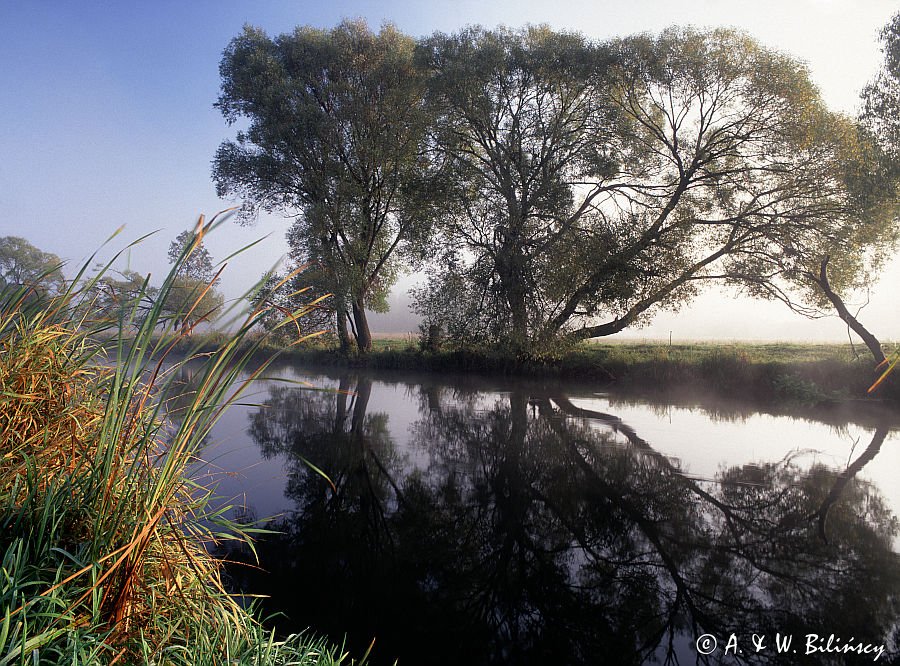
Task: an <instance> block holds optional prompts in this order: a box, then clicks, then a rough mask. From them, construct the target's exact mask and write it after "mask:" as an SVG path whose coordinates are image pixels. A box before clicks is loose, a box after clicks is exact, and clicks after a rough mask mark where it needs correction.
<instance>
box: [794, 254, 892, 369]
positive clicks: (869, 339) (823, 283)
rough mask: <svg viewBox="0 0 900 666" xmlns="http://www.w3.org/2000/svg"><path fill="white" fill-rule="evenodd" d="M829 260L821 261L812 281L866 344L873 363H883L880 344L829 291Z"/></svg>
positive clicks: (835, 295) (840, 300)
mask: <svg viewBox="0 0 900 666" xmlns="http://www.w3.org/2000/svg"><path fill="white" fill-rule="evenodd" d="M830 258H831V257H825V258H824V259H823V260H822V264H821V266H820V267H819V275H818V277H816V276H815V275H813V276H812V278H813V281H814V282H815V283H816V284H817V285H819V288H820V289H821V290H822V293H824V294H825V297H826V298H827V299H828V300H829V301H831V304H832V305H833V306H834V309H835V310H837V313H838V316H839V317H840V318H841V319H843V320H844V321H845V322H846V323H847V326H849V327H850V329H851V330H852V331H853V332H854V333H856V334H857V335H858V336H859V337H860V338H862V341H863V342H865V343H866V347H868V348H869V351H870V352H872V356H873V357H874V358H875V362H876V363H883V362H884V352H883V351H882V350H881V343H880V342H878V338H876V337H875V336H874V335H872V334H871V333H869V331H868V330H867V329H866V327H865V326H863V325H862V324H861V323H860V322H859V320H858V319H857V318H856V317H854V316H853V315H852V314H850V311H849V310H848V309H847V306H846V305H844V301H843V300H842V299H841V297H840V296H838V295H837V294H836V293H834V291H833V290H832V289H831V284H830V283H829V282H828V260H829V259H830Z"/></svg>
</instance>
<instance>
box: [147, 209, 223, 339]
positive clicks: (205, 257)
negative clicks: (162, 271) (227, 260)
mask: <svg viewBox="0 0 900 666" xmlns="http://www.w3.org/2000/svg"><path fill="white" fill-rule="evenodd" d="M202 229H203V216H202V215H201V216H200V221H199V223H198V226H197V230H195V231H193V232H191V231H183V232H181V233H180V234H179V235H178V236H177V237H176V239H175V240H174V241H172V244H171V245H170V246H169V263H171V264H172V265H173V266H174V267H175V270H174V275H173V279H172V281H171V285H170V288H169V289H168V291H167V292H166V294H165V298H164V299H163V300H162V306H163V312H164V313H165V314H166V316H167V317H170V318H172V319H173V320H174V321H175V323H176V325H177V326H180V327H182V328H184V329H185V330H186V331H190V330H191V329H192V328H193V327H194V326H195V325H196V324H197V323H199V322H201V321H211V320H213V319H215V318H216V317H217V316H218V315H219V313H220V312H221V309H222V306H223V305H224V303H225V299H224V297H223V296H222V295H221V294H220V293H219V292H217V291H216V289H215V286H216V284H218V282H219V278H218V277H217V276H216V275H215V274H214V272H213V271H214V269H213V264H212V257H211V255H210V253H209V251H208V250H207V249H206V248H205V247H203V234H202V233H200V232H199V230H202Z"/></svg>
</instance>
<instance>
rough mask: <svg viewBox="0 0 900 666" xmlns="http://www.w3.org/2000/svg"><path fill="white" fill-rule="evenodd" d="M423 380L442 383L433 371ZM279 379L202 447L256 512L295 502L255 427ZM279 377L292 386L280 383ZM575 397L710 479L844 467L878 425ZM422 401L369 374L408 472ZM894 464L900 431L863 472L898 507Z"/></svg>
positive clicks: (481, 404)
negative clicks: (743, 470) (780, 465)
mask: <svg viewBox="0 0 900 666" xmlns="http://www.w3.org/2000/svg"><path fill="white" fill-rule="evenodd" d="M269 376H279V377H281V378H283V379H288V380H291V381H297V380H301V381H304V382H306V383H307V385H308V386H311V387H319V388H324V389H335V388H337V386H338V380H337V379H336V378H335V377H334V376H332V377H328V376H325V375H312V374H310V375H304V374H301V373H299V372H298V371H295V370H291V369H289V368H287V369H280V370H278V371H277V372H276V371H272V372H270V373H269ZM369 376H371V377H373V378H374V377H379V376H383V375H374V374H372V375H369ZM426 381H428V382H429V383H432V384H433V383H438V382H436V380H435V378H434V377H433V376H432V377H431V378H429V379H427V380H426ZM514 381H515V380H507V381H490V382H485V384H484V390H483V391H482V392H481V393H479V394H478V395H477V396H476V397H475V398H474V399H471V398H470V397H466V398H461V397H454V391H453V389H452V387H451V386H449V385H448V386H446V387H444V386H442V387H440V388H439V391H440V393H441V398H440V399H441V404H442V405H443V406H444V408H449V407H451V406H452V405H456V404H459V405H461V404H462V403H463V402H465V403H466V404H467V405H469V406H470V407H473V408H474V409H476V410H480V409H490V408H491V407H493V406H494V405H495V404H496V403H497V401H498V400H500V401H502V402H504V403H505V402H506V401H507V397H506V394H505V391H504V390H503V389H504V388H505V389H507V390H508V389H509V388H511V387H512V386H514V385H515V384H514ZM467 383H468V382H467ZM275 384H276V383H275V382H266V381H263V382H258V383H257V385H256V386H255V387H254V388H252V389H251V390H250V392H249V393H248V394H247V395H245V396H244V397H243V399H242V401H241V402H242V403H249V404H242V405H238V406H235V407H232V408H231V409H229V410H228V411H227V412H226V413H225V414H224V415H223V417H222V419H221V420H220V421H219V422H218V423H217V425H216V426H215V428H214V429H213V432H212V437H211V440H212V442H213V444H212V445H211V446H210V447H209V448H208V449H207V450H206V451H205V452H204V453H205V454H204V457H205V459H206V461H207V463H208V464H207V466H206V470H207V471H208V473H209V475H210V477H209V478H210V479H212V480H213V481H214V482H215V483H217V484H218V485H217V492H218V495H219V496H221V497H223V498H224V499H225V500H227V501H230V502H231V503H234V504H235V505H237V506H242V505H247V506H249V507H250V508H251V509H252V511H253V513H254V514H255V515H256V516H257V517H259V518H264V517H269V516H272V515H275V514H277V513H279V512H283V511H285V510H289V509H290V506H291V502H290V501H289V500H288V499H287V498H286V497H285V496H284V489H285V485H286V482H287V474H286V472H285V470H284V462H285V461H284V460H283V459H282V457H281V456H276V457H274V458H272V459H270V460H265V459H263V458H262V457H261V456H260V454H259V450H258V448H257V446H256V445H255V443H254V442H253V441H252V439H251V438H250V435H249V432H248V428H249V425H250V416H251V415H252V414H253V413H254V412H255V411H256V410H257V409H259V407H258V406H257V405H258V404H259V403H262V402H264V401H265V400H266V399H267V398H268V395H269V393H268V391H269V388H270V387H271V386H274V385H275ZM278 385H281V386H284V385H285V384H282V383H281V382H278ZM351 385H352V382H351ZM475 385H476V386H477V383H476V384H475ZM309 390H314V389H312V388H310V389H309ZM466 390H471V387H467V388H466ZM526 390H527V389H526ZM581 395H588V394H586V393H581ZM572 403H573V404H575V405H576V406H577V407H581V408H584V409H590V410H594V411H600V412H605V413H609V414H613V415H615V416H618V417H620V418H621V419H622V421H623V422H624V423H626V424H628V425H629V426H631V427H632V428H634V429H635V430H636V432H637V434H638V435H639V436H640V437H641V438H643V439H644V440H646V441H647V442H648V443H649V444H650V445H651V446H652V447H653V448H654V449H655V450H656V451H657V452H659V453H661V454H663V455H665V456H667V457H669V458H670V459H673V460H675V461H677V462H678V464H679V465H680V468H681V470H682V471H683V472H685V473H686V474H687V475H689V476H691V477H699V478H704V479H712V478H714V477H715V476H716V474H717V473H718V472H720V471H721V470H722V469H723V468H725V467H733V466H742V465H746V464H752V463H764V462H777V461H781V460H783V459H784V458H785V457H787V456H793V460H794V462H795V463H796V464H797V465H798V466H799V467H800V468H801V469H803V468H809V467H810V466H811V465H813V464H814V463H822V464H824V465H827V466H829V467H832V468H835V469H843V468H845V467H846V466H847V465H848V464H849V462H851V461H852V460H855V459H856V458H858V457H859V456H860V455H861V454H862V452H863V451H864V450H865V449H866V447H868V445H869V443H870V441H871V439H872V434H873V432H874V431H873V430H872V428H868V427H864V426H860V425H857V424H854V423H848V424H846V425H844V426H841V427H840V428H836V427H834V426H832V425H828V424H825V423H821V422H817V421H810V420H807V419H806V418H803V419H801V418H792V417H789V416H772V415H769V414H762V413H750V414H749V415H744V416H742V417H741V418H740V419H738V420H727V419H723V418H721V417H715V418H714V417H712V416H711V415H710V414H708V413H706V412H704V411H703V410H701V409H687V408H683V407H669V408H660V407H659V406H658V405H653V406H651V405H644V404H639V403H623V402H619V401H612V402H611V401H610V399H609V398H607V397H604V396H599V395H598V396H596V397H580V398H576V397H573V398H572ZM507 404H508V403H507ZM421 407H422V405H421V402H420V398H419V396H418V394H417V391H416V384H415V382H413V381H411V380H409V379H408V378H404V380H403V381H398V380H397V379H394V378H393V377H391V378H390V379H388V381H373V382H372V392H371V396H370V398H369V402H368V409H367V415H368V416H369V417H371V416H373V415H374V414H378V413H383V414H387V416H388V419H387V424H386V425H387V432H388V435H389V436H390V438H391V440H392V442H393V444H394V445H395V446H396V447H397V452H398V454H399V455H401V456H403V457H404V458H405V460H406V465H405V467H406V469H405V470H404V471H405V472H406V473H408V472H410V471H412V469H414V468H418V469H420V470H427V469H428V466H429V463H430V462H431V456H430V455H429V453H428V450H427V449H423V448H421V447H420V446H413V445H412V432H413V428H414V426H415V424H416V422H417V421H418V420H419V419H420V418H421V417H420V413H419V409H420V408H421ZM596 427H598V428H600V429H603V428H604V427H605V426H603V425H602V424H597V425H596ZM623 441H624V440H623ZM897 469H900V433H898V432H897V431H892V432H891V433H890V434H889V435H888V437H887V439H886V440H885V442H884V443H883V445H882V447H881V450H880V452H879V453H878V455H877V456H876V458H875V459H874V460H872V461H871V462H869V463H868V464H867V465H866V466H865V467H863V469H862V471H861V472H860V474H859V477H860V478H862V479H865V480H868V481H871V482H872V483H874V484H875V486H876V487H877V488H878V490H879V491H880V493H881V495H882V496H883V497H884V498H885V500H886V501H887V503H888V505H889V506H890V507H891V508H892V510H893V512H894V513H895V514H897V513H900V480H898V478H897V475H896V470H897Z"/></svg>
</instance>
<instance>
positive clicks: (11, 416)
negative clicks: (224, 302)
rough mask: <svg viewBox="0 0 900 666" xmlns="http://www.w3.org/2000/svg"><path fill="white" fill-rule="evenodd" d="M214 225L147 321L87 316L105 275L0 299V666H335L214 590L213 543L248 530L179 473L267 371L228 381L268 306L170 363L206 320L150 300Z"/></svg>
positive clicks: (143, 312)
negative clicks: (177, 386) (187, 370)
mask: <svg viewBox="0 0 900 666" xmlns="http://www.w3.org/2000/svg"><path fill="white" fill-rule="evenodd" d="M215 224H216V222H215V220H214V221H213V222H210V223H209V224H204V222H203V218H202V217H201V220H200V222H199V223H198V225H197V228H196V230H195V232H194V239H193V243H189V244H188V245H187V246H186V247H185V250H184V252H183V254H182V256H181V258H180V259H179V261H178V262H176V264H175V266H174V267H173V269H172V271H171V272H170V274H169V275H168V276H167V277H166V278H165V280H164V282H163V285H162V286H161V287H160V290H159V294H158V297H157V298H156V299H155V301H153V302H152V304H151V305H150V306H149V307H147V306H146V303H147V300H146V299H145V298H144V297H145V296H146V294H140V295H138V296H136V297H134V298H133V299H130V300H129V301H127V302H123V303H120V304H119V305H120V307H117V308H116V309H115V315H114V316H113V317H112V318H110V317H108V316H98V315H97V313H98V309H97V308H96V307H94V299H95V297H96V295H97V293H98V290H99V289H100V287H101V278H102V275H103V273H104V271H107V270H109V266H110V265H111V263H112V262H110V264H109V265H107V266H106V267H105V268H104V269H103V270H102V271H101V272H100V273H99V274H97V275H94V276H93V277H91V278H88V277H87V276H86V275H85V272H84V271H82V273H80V274H79V276H78V277H77V279H76V280H75V281H73V283H72V285H73V286H72V287H71V288H70V289H69V291H68V292H66V293H65V294H62V295H60V296H56V297H47V296H43V295H41V294H40V293H39V291H38V290H36V289H35V288H34V287H31V286H28V285H25V286H19V287H15V288H7V289H5V290H4V291H3V292H2V293H0V666H6V665H8V664H21V665H24V664H115V663H121V664H132V663H145V664H191V665H201V664H217V665H218V664H337V663H341V662H343V661H345V659H346V657H345V655H343V654H342V653H341V651H340V650H339V649H336V648H334V647H330V646H329V645H327V644H326V643H324V642H323V641H320V640H316V639H314V638H312V637H308V636H293V637H290V638H288V639H287V640H275V638H274V637H273V636H272V635H271V634H270V633H269V632H267V630H266V629H264V628H263V626H262V625H261V624H260V622H259V621H258V620H257V619H256V618H255V617H254V615H253V613H252V610H251V611H248V610H245V609H244V608H242V607H241V606H240V605H239V604H238V603H236V601H235V600H234V599H232V598H231V597H230V596H229V595H228V594H227V593H226V591H225V589H224V587H223V585H222V578H221V563H220V562H219V561H218V560H216V559H215V558H214V557H213V556H211V555H210V548H209V546H210V545H211V544H212V543H214V542H217V541H221V540H222V539H235V538H239V539H243V538H247V537H248V530H246V529H245V528H243V527H242V526H241V525H238V524H235V523H232V522H230V521H229V520H228V519H227V518H226V515H227V511H226V509H225V508H221V507H219V508H216V509H215V510H214V509H213V507H214V504H213V503H212V499H213V498H212V493H211V491H210V490H209V489H208V488H206V487H204V486H203V485H201V484H200V483H198V482H196V481H194V480H192V479H191V478H190V476H189V474H188V470H189V469H190V468H191V466H192V465H193V464H194V463H196V461H197V457H198V455H200V453H201V451H200V448H201V446H202V443H203V441H204V439H205V437H206V436H207V435H208V434H209V432H210V430H211V428H212V426H213V424H214V423H215V422H216V420H217V419H218V418H219V417H220V415H221V414H222V412H223V411H224V410H225V409H227V407H228V405H229V404H230V403H231V402H233V401H234V400H235V399H237V397H238V396H239V395H240V393H241V391H242V390H243V389H244V388H245V387H246V386H247V384H248V383H249V382H250V381H252V380H253V378H254V377H256V376H258V375H259V374H260V373H261V372H263V371H264V369H265V366H266V364H265V363H263V364H262V365H256V366H254V367H255V369H254V371H253V372H252V373H251V374H250V377H249V379H242V380H241V381H240V382H239V381H238V378H239V377H240V376H241V374H242V371H243V369H244V367H245V365H246V364H247V362H248V361H249V360H250V359H251V358H252V357H254V356H258V354H257V352H258V351H259V346H260V345H263V344H265V340H264V338H260V337H258V336H250V335H249V334H250V331H251V329H253V328H254V326H255V325H256V323H257V322H259V321H260V319H261V318H262V317H263V316H264V315H265V312H264V310H263V307H264V306H262V307H260V308H257V309H256V310H253V311H251V312H249V313H246V314H245V315H243V316H242V317H241V318H239V319H238V321H237V324H236V333H235V334H234V335H233V336H230V337H228V338H225V339H223V340H222V341H221V343H220V344H219V345H218V346H217V347H216V348H215V349H213V350H212V351H206V352H204V353H203V354H188V355H187V356H186V357H180V358H174V357H173V356H172V353H171V350H172V349H174V348H175V347H176V346H179V345H181V346H183V345H184V344H185V341H186V340H189V338H190V332H191V331H190V329H188V328H183V327H177V326H176V325H175V322H176V321H183V320H189V321H196V322H202V321H203V320H204V319H206V318H208V316H209V315H210V314H211V313H197V312H193V313H190V315H188V313H183V314H185V316H184V317H182V316H178V315H176V316H166V315H165V313H164V312H165V311H164V309H163V303H164V301H165V299H166V297H167V295H168V294H169V293H170V292H171V289H172V286H173V282H174V280H175V276H176V273H177V271H178V268H179V267H180V265H181V264H182V263H183V262H184V261H185V259H186V258H187V257H188V256H189V255H190V253H191V252H192V251H193V250H194V249H195V248H196V247H197V245H198V244H199V242H200V241H201V240H202V238H203V236H204V235H205V234H206V233H208V232H209V231H210V230H211V229H212V227H213V226H214V225H215ZM206 288H211V284H210V285H207V287H206ZM202 291H203V290H202V289H201V290H198V293H197V295H196V300H195V301H194V302H193V303H191V304H189V305H188V306H187V310H191V309H195V308H196V307H197V304H198V303H199V302H200V300H201V298H202ZM179 314H182V313H179ZM303 314H304V312H303V311H299V312H295V313H291V317H290V318H289V319H288V325H292V326H293V325H296V323H295V322H296V321H297V318H298V317H302V315H303ZM298 332H299V328H298ZM197 358H201V359H202V361H203V364H202V370H201V376H200V379H199V382H198V383H197V388H196V390H195V391H194V392H193V394H192V395H191V397H190V398H189V399H188V400H187V403H188V404H186V405H185V404H184V402H185V401H184V400H181V401H179V410H178V413H177V417H176V418H174V419H173V418H171V417H170V416H167V414H166V403H167V400H168V398H169V397H170V393H171V392H172V391H173V390H174V388H173V386H174V385H173V384H172V378H173V377H175V376H176V375H177V371H178V368H179V367H180V366H181V365H182V364H184V363H187V362H191V361H193V367H194V369H195V370H196V361H197Z"/></svg>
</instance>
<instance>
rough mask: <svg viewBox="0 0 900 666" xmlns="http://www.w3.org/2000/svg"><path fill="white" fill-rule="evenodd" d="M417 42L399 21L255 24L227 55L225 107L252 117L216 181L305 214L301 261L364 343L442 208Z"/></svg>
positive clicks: (341, 327)
mask: <svg viewBox="0 0 900 666" xmlns="http://www.w3.org/2000/svg"><path fill="white" fill-rule="evenodd" d="M414 48H415V42H414V41H413V40H412V39H410V38H408V37H406V36H405V35H403V34H401V33H400V32H399V31H398V30H396V29H395V28H394V27H392V26H385V27H383V28H382V29H381V30H380V31H379V32H378V33H373V32H372V31H371V30H369V28H368V27H367V26H366V25H365V23H363V22H361V21H347V22H344V23H342V24H340V25H339V26H337V27H336V28H334V29H332V30H319V29H315V28H311V27H301V28H298V29H296V30H295V31H294V32H293V33H290V34H284V35H281V36H278V37H276V38H274V39H272V38H269V37H268V36H266V35H265V34H264V33H263V32H262V31H260V30H257V29H253V28H249V27H248V28H245V29H244V32H243V33H242V34H241V35H239V36H238V37H236V38H235V39H234V40H232V42H231V43H230V44H229V46H228V48H227V49H226V50H225V54H224V57H223V59H222V63H221V68H220V71H221V76H222V93H221V95H220V97H219V101H218V103H217V106H218V108H219V109H220V110H221V111H222V113H223V114H224V116H225V118H226V120H227V121H228V122H229V123H234V122H237V121H238V120H239V119H245V120H246V121H247V122H248V126H247V128H246V129H245V130H242V131H240V132H238V134H237V138H236V140H235V141H227V142H225V143H223V144H222V146H221V147H220V148H219V150H218V152H217V153H216V157H215V161H214V168H213V176H214V178H215V181H216V184H217V189H218V192H219V194H220V195H237V196H240V197H242V198H243V199H244V200H245V202H246V205H245V212H247V213H249V215H250V216H251V217H252V216H253V215H255V213H256V212H257V211H259V210H260V209H262V210H267V211H277V212H281V213H284V214H287V215H291V216H294V217H296V221H295V223H294V226H293V227H292V229H291V232H290V234H289V239H290V241H291V250H292V251H291V255H292V260H293V261H294V263H295V264H301V265H302V264H314V265H315V266H316V273H315V275H314V277H315V279H316V280H317V282H318V284H317V287H318V288H319V289H321V290H328V291H330V292H331V293H332V294H333V297H332V302H331V307H332V308H333V310H334V313H335V316H336V318H335V325H336V327H337V329H338V334H339V336H340V337H341V339H342V340H347V337H348V336H347V332H346V326H347V322H348V321H349V322H350V324H351V325H352V328H353V332H354V333H355V336H356V340H357V345H358V348H359V350H360V351H361V352H365V351H367V350H369V349H370V347H371V334H370V332H369V325H368V321H367V316H366V309H367V308H374V309H379V308H384V307H386V295H387V293H388V292H389V290H390V287H391V286H392V284H393V282H394V280H395V278H396V276H397V274H398V271H399V270H401V269H402V268H404V266H405V265H406V262H407V261H409V260H410V259H411V258H413V257H415V256H416V254H417V252H418V251H419V250H421V248H422V245H423V242H424V239H425V238H426V237H427V235H428V230H429V227H430V225H429V220H430V219H431V216H432V214H433V211H434V210H435V209H436V200H435V199H434V194H435V192H436V189H437V188H435V186H434V181H433V180H432V177H431V172H432V171H433V166H432V163H431V161H430V160H429V159H428V158H427V153H426V150H425V148H426V145H425V140H426V129H427V127H428V123H429V118H428V114H427V112H426V109H425V107H424V105H423V103H422V96H423V88H424V80H423V77H422V76H421V74H420V72H419V70H418V69H417V68H416V67H415V64H414V62H413V53H414ZM426 195H427V196H426ZM243 219H244V220H247V219H250V218H248V215H246V214H245V215H244V217H243Z"/></svg>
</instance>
